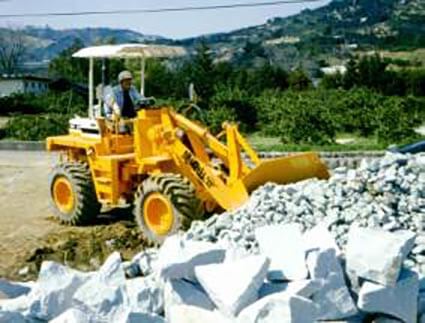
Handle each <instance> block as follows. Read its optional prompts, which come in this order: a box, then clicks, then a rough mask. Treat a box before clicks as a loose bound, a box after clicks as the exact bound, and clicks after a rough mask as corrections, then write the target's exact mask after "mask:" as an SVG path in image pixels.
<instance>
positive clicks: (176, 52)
mask: <svg viewBox="0 0 425 323" xmlns="http://www.w3.org/2000/svg"><path fill="white" fill-rule="evenodd" d="M186 54H187V52H186V50H185V49H184V48H183V47H178V46H165V45H149V44H121V45H101V46H93V47H86V48H83V49H80V50H79V51H78V52H76V53H75V54H74V55H72V57H77V58H149V57H159V58H160V57H177V56H184V55H186Z"/></svg>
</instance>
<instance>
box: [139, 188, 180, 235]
mask: <svg viewBox="0 0 425 323" xmlns="http://www.w3.org/2000/svg"><path fill="white" fill-rule="evenodd" d="M143 218H144V220H145V223H146V225H147V227H148V228H149V230H150V231H152V232H154V233H155V234H156V235H160V236H163V235H166V234H167V233H168V232H170V230H171V228H172V226H173V222H174V215H173V208H172V206H171V204H170V201H169V200H168V198H166V197H165V196H164V195H162V194H161V193H151V194H149V195H148V196H147V197H146V199H145V201H144V204H143Z"/></svg>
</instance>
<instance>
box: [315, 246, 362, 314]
mask: <svg viewBox="0 0 425 323" xmlns="http://www.w3.org/2000/svg"><path fill="white" fill-rule="evenodd" d="M307 267H308V270H309V272H310V276H311V278H312V279H318V280H322V283H323V285H322V287H321V288H320V289H319V290H318V291H317V292H316V293H315V294H314V295H313V297H312V299H313V301H314V303H315V304H316V305H317V306H318V308H319V311H318V318H319V319H320V320H341V319H344V318H347V317H350V316H354V315H356V314H357V308H356V305H355V304H354V301H353V299H352V298H351V295H350V292H349V290H348V288H347V286H346V283H345V279H344V272H343V270H342V267H341V264H340V263H339V261H338V258H337V257H336V255H335V250H334V249H328V250H324V251H317V250H316V251H311V252H309V253H308V255H307Z"/></svg>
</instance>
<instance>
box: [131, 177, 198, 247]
mask: <svg viewBox="0 0 425 323" xmlns="http://www.w3.org/2000/svg"><path fill="white" fill-rule="evenodd" d="M203 214H204V209H203V205H202V202H201V201H200V200H199V199H198V197H197V196H196V190H195V188H194V186H193V185H192V183H190V181H189V180H188V179H187V178H185V177H183V176H181V175H176V174H159V175H153V176H151V177H148V178H147V179H146V180H144V181H143V182H142V184H141V185H140V186H139V187H138V190H137V193H136V197H135V204H134V216H135V219H136V222H137V224H138V225H139V227H140V229H141V231H142V232H143V234H144V236H145V238H146V239H147V240H148V242H150V243H153V244H155V245H158V244H161V243H162V242H163V241H164V240H165V238H166V237H167V236H169V235H172V234H174V233H176V232H178V231H179V230H187V229H188V228H189V227H190V224H191V223H192V221H193V220H199V219H201V218H202V216H203Z"/></svg>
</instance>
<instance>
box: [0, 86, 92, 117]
mask: <svg viewBox="0 0 425 323" xmlns="http://www.w3.org/2000/svg"><path fill="white" fill-rule="evenodd" d="M86 111H87V103H86V102H85V101H84V99H83V98H82V97H81V96H79V95H77V94H75V93H73V92H72V91H67V92H63V93H56V92H47V93H45V94H42V95H33V94H13V95H11V96H8V97H3V98H0V115H9V114H13V113H21V114H40V113H64V114H66V113H68V114H73V113H86Z"/></svg>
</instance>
